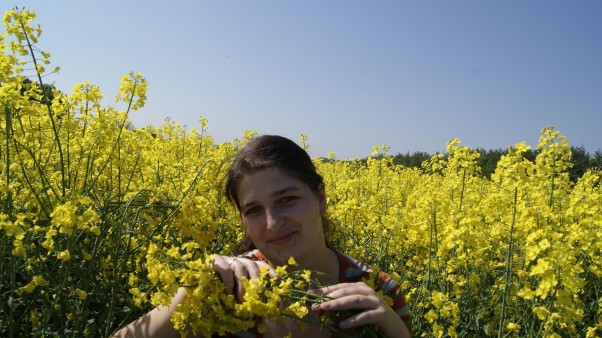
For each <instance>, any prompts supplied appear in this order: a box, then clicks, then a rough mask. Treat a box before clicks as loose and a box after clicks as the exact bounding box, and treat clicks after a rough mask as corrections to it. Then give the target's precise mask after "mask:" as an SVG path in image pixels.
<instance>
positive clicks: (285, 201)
mask: <svg viewBox="0 0 602 338" xmlns="http://www.w3.org/2000/svg"><path fill="white" fill-rule="evenodd" d="M296 199H297V196H286V197H283V198H281V199H280V203H282V204H290V203H292V202H293V201H295V200H296Z"/></svg>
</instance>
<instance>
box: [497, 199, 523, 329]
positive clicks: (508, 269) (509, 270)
mask: <svg viewBox="0 0 602 338" xmlns="http://www.w3.org/2000/svg"><path fill="white" fill-rule="evenodd" d="M517 196H518V188H514V201H513V204H512V223H511V224H510V235H509V239H508V242H509V243H508V253H507V254H506V276H505V278H504V291H503V293H502V312H501V314H500V325H499V327H498V338H499V337H502V332H503V331H504V320H505V317H506V302H507V298H508V289H509V286H510V278H511V277H512V252H513V250H514V239H513V233H514V223H515V220H516V201H517Z"/></svg>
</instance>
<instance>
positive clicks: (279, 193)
mask: <svg viewBox="0 0 602 338" xmlns="http://www.w3.org/2000/svg"><path fill="white" fill-rule="evenodd" d="M291 191H301V189H299V187H296V186H290V187H286V188H284V189H280V190H277V191H274V192H273V193H272V197H274V196H280V195H284V194H286V193H288V192H291Z"/></svg>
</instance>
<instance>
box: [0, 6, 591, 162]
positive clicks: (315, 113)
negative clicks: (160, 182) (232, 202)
mask: <svg viewBox="0 0 602 338" xmlns="http://www.w3.org/2000/svg"><path fill="white" fill-rule="evenodd" d="M2 4H3V7H4V8H3V9H4V10H6V9H10V8H13V7H14V6H25V7H26V8H28V9H32V10H34V11H35V12H36V13H37V16H38V18H37V22H38V23H40V24H41V26H42V29H43V35H42V38H41V41H40V43H39V44H38V45H39V47H40V48H41V49H42V50H45V51H49V52H51V53H52V61H53V65H58V66H60V67H61V68H62V70H61V71H60V73H59V74H58V75H53V76H49V77H47V78H46V80H47V81H49V82H52V81H53V82H54V83H55V85H56V86H57V87H58V88H59V89H61V90H63V91H67V92H70V91H71V88H72V86H73V85H74V84H76V83H78V82H84V81H91V82H93V83H94V84H96V85H98V86H99V87H100V88H101V90H102V91H103V93H104V95H105V98H106V100H105V101H104V102H105V104H110V105H114V97H115V94H116V91H117V88H118V86H119V78H120V77H121V75H123V74H124V73H127V72H129V71H131V70H133V71H139V72H141V73H142V74H144V75H145V77H146V78H147V80H148V82H149V90H148V100H147V104H146V107H145V108H143V109H142V110H141V111H138V112H135V113H133V114H132V115H131V118H132V121H133V122H134V124H135V126H137V127H143V126H145V125H148V124H154V125H159V124H160V123H161V122H162V121H163V120H164V119H165V118H166V117H170V118H171V120H173V121H176V122H179V123H180V124H182V125H186V126H187V127H188V128H192V127H195V128H198V127H199V124H198V118H199V117H200V116H203V117H206V118H207V119H208V120H209V134H211V135H212V136H213V137H214V138H215V140H216V141H217V142H223V141H230V140H232V139H234V138H240V137H241V135H242V132H243V131H244V130H257V131H259V132H260V133H263V134H268V133H273V134H281V135H284V136H288V137H290V138H292V139H294V140H298V139H299V134H301V133H305V134H307V136H308V139H309V144H310V153H311V154H312V156H325V155H326V154H327V153H328V152H334V153H335V154H336V156H337V158H348V157H360V158H361V157H365V156H368V155H369V154H370V152H371V151H372V146H373V145H375V144H386V145H388V146H389V147H390V153H392V154H397V153H406V152H410V153H412V152H414V151H426V152H428V153H434V152H437V151H439V152H442V151H444V150H445V145H446V143H447V142H448V141H449V140H450V139H452V138H456V137H457V138H459V139H460V140H461V141H462V144H464V145H467V146H470V147H473V148H485V149H497V148H506V147H507V146H509V145H513V144H516V143H518V142H521V141H525V142H527V144H529V145H532V146H534V145H536V144H537V139H538V137H539V135H540V134H539V131H540V130H541V128H543V127H546V126H554V127H555V128H556V129H558V130H560V132H561V133H562V134H563V135H564V136H566V137H567V138H568V140H569V143H570V144H571V145H573V146H584V147H585V148H586V149H587V150H588V151H590V152H593V151H596V150H598V149H601V148H602V141H601V140H602V137H600V136H599V135H600V129H601V128H602V20H601V19H600V18H602V1H595V0H591V1H556V0H550V1H514V0H510V1H356V0H347V1H342V0H332V1H314V0H305V1H290V0H281V1H272V0H256V1H255V0H254V1H250V0H249V1H242V0H241V1H185V0H180V1H170V2H169V3H168V2H165V1H115V0H109V1H96V2H92V1H76V0H71V1H3V2H2Z"/></svg>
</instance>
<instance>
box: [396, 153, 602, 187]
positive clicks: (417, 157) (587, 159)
mask: <svg viewBox="0 0 602 338" xmlns="http://www.w3.org/2000/svg"><path fill="white" fill-rule="evenodd" d="M475 150H476V151H477V152H478V153H479V154H480V157H479V159H478V164H479V166H480V167H481V173H482V174H483V177H486V178H491V174H492V173H493V172H494V171H495V168H496V166H497V163H498V161H499V160H500V158H501V157H502V156H503V155H505V154H507V153H508V150H504V149H494V150H486V149H482V148H477V149H475ZM571 152H572V154H573V155H572V157H571V163H572V164H573V166H572V167H571V168H570V169H569V170H568V172H569V176H570V178H571V182H575V181H577V179H578V178H580V177H581V176H583V174H584V173H585V172H586V171H588V170H589V169H598V170H602V150H599V149H598V150H597V151H595V152H594V153H589V152H588V151H587V150H585V148H584V147H583V146H580V147H574V146H572V147H571ZM537 154H538V151H537V150H532V149H531V150H528V151H527V152H526V153H525V154H524V156H525V158H526V159H528V160H530V161H534V160H535V157H536V156H537ZM431 157H432V155H431V154H428V153H426V152H422V151H416V152H414V153H412V154H410V153H409V152H407V153H405V154H401V153H399V154H397V155H395V156H393V163H395V164H399V165H402V166H404V167H408V168H421V166H422V163H423V162H424V161H426V160H428V159H430V158H431Z"/></svg>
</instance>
